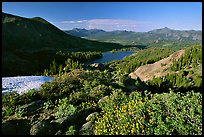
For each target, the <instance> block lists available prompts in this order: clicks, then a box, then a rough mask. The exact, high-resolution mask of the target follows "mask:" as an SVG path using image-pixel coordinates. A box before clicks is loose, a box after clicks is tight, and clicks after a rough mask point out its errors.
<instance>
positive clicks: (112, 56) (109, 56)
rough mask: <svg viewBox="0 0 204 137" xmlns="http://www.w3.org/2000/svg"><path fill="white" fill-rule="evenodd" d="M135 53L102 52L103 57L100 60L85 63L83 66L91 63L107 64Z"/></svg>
mask: <svg viewBox="0 0 204 137" xmlns="http://www.w3.org/2000/svg"><path fill="white" fill-rule="evenodd" d="M133 53H135V52H134V51H119V52H103V53H102V54H103V57H102V58H100V59H96V60H94V61H89V62H85V63H84V64H85V65H89V64H93V63H107V62H110V61H113V60H121V59H123V58H124V57H125V56H129V55H131V54H133Z"/></svg>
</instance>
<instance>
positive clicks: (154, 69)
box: [129, 50, 185, 81]
mask: <svg viewBox="0 0 204 137" xmlns="http://www.w3.org/2000/svg"><path fill="white" fill-rule="evenodd" d="M184 52H185V50H179V51H177V52H175V53H173V54H171V55H170V56H169V57H167V58H164V59H162V60H159V61H157V62H155V63H153V64H147V65H143V66H140V67H139V68H137V69H136V70H135V71H134V72H132V73H130V74H129V76H130V77H131V78H132V79H136V78H137V77H139V78H140V79H141V80H142V81H146V80H151V79H152V78H153V77H154V76H155V77H161V76H165V75H166V74H167V72H164V70H165V69H167V68H168V67H170V65H171V64H172V61H173V59H176V60H178V59H179V58H180V57H181V56H182V55H183V54H184Z"/></svg>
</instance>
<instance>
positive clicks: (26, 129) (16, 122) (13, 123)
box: [2, 119, 31, 135]
mask: <svg viewBox="0 0 204 137" xmlns="http://www.w3.org/2000/svg"><path fill="white" fill-rule="evenodd" d="M30 127H31V126H30V123H29V120H27V119H11V120H8V121H4V122H2V134H3V135H29V134H30Z"/></svg>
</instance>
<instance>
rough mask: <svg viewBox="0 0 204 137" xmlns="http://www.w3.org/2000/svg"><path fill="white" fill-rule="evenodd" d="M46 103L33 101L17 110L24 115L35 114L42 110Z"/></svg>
mask: <svg viewBox="0 0 204 137" xmlns="http://www.w3.org/2000/svg"><path fill="white" fill-rule="evenodd" d="M43 103H44V101H42V100H37V101H33V102H31V103H29V104H25V105H23V106H21V107H19V108H17V110H16V111H22V115H26V114H30V113H34V112H35V111H36V110H37V109H38V108H40V107H41V106H42V105H43Z"/></svg>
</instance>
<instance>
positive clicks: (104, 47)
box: [2, 12, 122, 76]
mask: <svg viewBox="0 0 204 137" xmlns="http://www.w3.org/2000/svg"><path fill="white" fill-rule="evenodd" d="M119 48H122V46H121V45H119V44H113V43H103V42H97V41H90V40H85V39H81V38H78V37H74V36H71V35H68V34H66V33H64V32H63V31H61V30H60V29H58V28H57V27H55V26H54V25H52V24H51V23H49V22H47V21H46V20H44V19H42V18H41V17H34V18H23V17H19V16H14V15H11V14H6V13H3V12H2V63H3V65H2V74H3V76H16V75H35V74H36V73H37V72H42V71H43V70H44V69H45V68H48V67H49V64H50V63H51V62H52V61H53V60H54V59H55V58H56V52H58V51H59V50H62V51H64V52H67V51H70V52H73V51H109V50H112V49H119ZM63 60H64V61H65V60H66V58H64V59H63Z"/></svg>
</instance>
